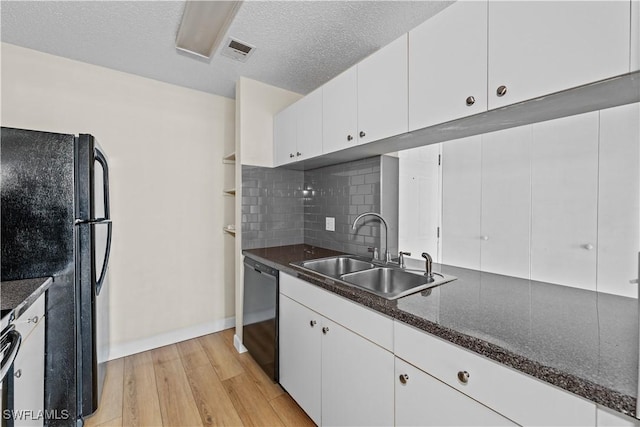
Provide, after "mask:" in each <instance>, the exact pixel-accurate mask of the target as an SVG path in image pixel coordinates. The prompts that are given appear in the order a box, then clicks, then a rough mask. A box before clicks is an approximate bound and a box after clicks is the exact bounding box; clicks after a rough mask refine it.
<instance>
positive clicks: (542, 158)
mask: <svg viewBox="0 0 640 427" xmlns="http://www.w3.org/2000/svg"><path fill="white" fill-rule="evenodd" d="M598 116H599V113H598V112H597V111H596V112H593V113H587V114H581V115H578V116H573V117H567V118H564V119H558V120H552V121H548V122H543V123H538V124H535V125H533V140H532V146H531V147H532V150H531V154H532V159H531V279H533V280H537V281H541V282H549V283H557V284H561V285H567V286H573V287H578V288H584V289H589V290H593V291H595V290H596V262H597V253H598V248H597V245H598V241H597V237H598V236H597V234H598V233H597V226H598Z"/></svg>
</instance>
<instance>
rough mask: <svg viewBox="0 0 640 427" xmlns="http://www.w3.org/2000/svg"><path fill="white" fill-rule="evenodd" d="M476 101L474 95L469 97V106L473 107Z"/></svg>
mask: <svg viewBox="0 0 640 427" xmlns="http://www.w3.org/2000/svg"><path fill="white" fill-rule="evenodd" d="M475 103H476V99H475V98H474V97H473V96H469V97H467V106H469V107H471V106H472V105H473V104H475Z"/></svg>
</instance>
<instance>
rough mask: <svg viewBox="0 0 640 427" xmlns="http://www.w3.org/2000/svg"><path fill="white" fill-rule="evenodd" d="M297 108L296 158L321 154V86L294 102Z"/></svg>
mask: <svg viewBox="0 0 640 427" xmlns="http://www.w3.org/2000/svg"><path fill="white" fill-rule="evenodd" d="M296 108H297V109H298V112H297V114H298V117H297V133H296V160H302V159H310V158H312V157H315V156H318V155H320V154H322V88H320V89H316V90H314V91H313V92H311V93H310V94H308V95H307V96H305V97H304V98H302V99H301V100H300V101H298V102H297V103H296Z"/></svg>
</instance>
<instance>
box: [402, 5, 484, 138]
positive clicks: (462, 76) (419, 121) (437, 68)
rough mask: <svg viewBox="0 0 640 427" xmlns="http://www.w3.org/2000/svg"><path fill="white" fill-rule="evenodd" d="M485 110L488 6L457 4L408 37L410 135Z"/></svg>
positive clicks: (410, 33) (428, 21)
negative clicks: (412, 132) (418, 130)
mask: <svg viewBox="0 0 640 427" xmlns="http://www.w3.org/2000/svg"><path fill="white" fill-rule="evenodd" d="M470 97H471V98H470ZM486 109H487V2H486V1H477V2H476V1H474V2H456V3H454V4H453V5H451V6H449V7H447V8H446V9H445V10H443V11H442V12H440V13H438V14H437V15H436V16H434V17H433V18H431V19H429V20H427V21H426V22H425V23H423V24H422V25H420V26H419V27H417V28H416V29H414V30H413V31H411V32H409V131H413V130H416V129H421V128H424V127H427V126H431V125H435V124H437V123H444V122H447V121H449V120H454V119H457V118H460V117H465V116H470V115H472V114H477V113H480V112H482V111H486Z"/></svg>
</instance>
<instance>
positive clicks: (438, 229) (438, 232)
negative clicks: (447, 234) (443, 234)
mask: <svg viewBox="0 0 640 427" xmlns="http://www.w3.org/2000/svg"><path fill="white" fill-rule="evenodd" d="M437 234H438V235H437V236H436V237H438V239H439V238H440V227H438V228H437Z"/></svg>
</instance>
